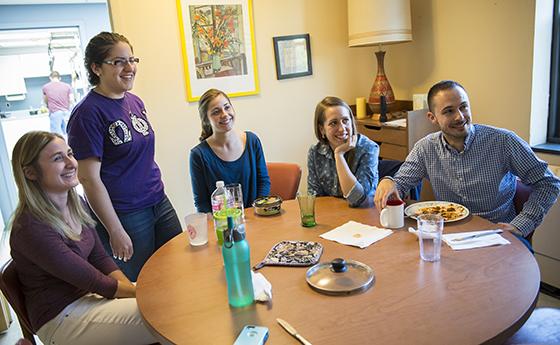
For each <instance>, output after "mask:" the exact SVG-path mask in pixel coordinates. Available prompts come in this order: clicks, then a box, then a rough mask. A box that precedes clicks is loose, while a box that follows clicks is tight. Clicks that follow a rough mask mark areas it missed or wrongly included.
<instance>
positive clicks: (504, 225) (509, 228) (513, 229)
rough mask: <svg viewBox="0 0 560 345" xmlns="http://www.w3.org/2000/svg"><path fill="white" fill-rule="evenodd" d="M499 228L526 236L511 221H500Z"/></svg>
mask: <svg viewBox="0 0 560 345" xmlns="http://www.w3.org/2000/svg"><path fill="white" fill-rule="evenodd" d="M498 228H499V229H502V230H504V231H509V232H511V233H513V234H514V235H517V236H521V237H525V236H523V233H522V232H521V231H519V229H518V228H516V227H515V225H511V224H510V223H498Z"/></svg>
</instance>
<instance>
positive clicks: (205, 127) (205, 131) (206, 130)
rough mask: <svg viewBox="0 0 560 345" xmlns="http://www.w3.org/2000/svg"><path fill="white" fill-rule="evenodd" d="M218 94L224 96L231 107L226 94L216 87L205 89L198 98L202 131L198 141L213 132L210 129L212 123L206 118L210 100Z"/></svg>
mask: <svg viewBox="0 0 560 345" xmlns="http://www.w3.org/2000/svg"><path fill="white" fill-rule="evenodd" d="M220 95H222V96H224V97H225V98H226V99H227V100H228V103H229V104H230V105H231V106H232V107H233V105H232V104H231V101H230V100H229V97H228V95H226V93H225V92H223V91H221V90H218V89H209V90H207V91H206V92H205V93H204V94H203V95H202V96H200V99H199V100H198V115H200V123H201V125H202V132H201V133H200V138H198V140H200V141H204V140H206V139H207V138H208V137H210V136H211V135H212V133H214V132H213V131H212V125H211V124H210V119H208V107H209V106H210V102H212V100H213V99H214V98H216V97H218V96H220Z"/></svg>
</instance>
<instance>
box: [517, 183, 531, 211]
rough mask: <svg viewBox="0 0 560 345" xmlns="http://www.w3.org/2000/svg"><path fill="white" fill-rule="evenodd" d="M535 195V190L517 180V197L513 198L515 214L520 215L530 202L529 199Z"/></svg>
mask: <svg viewBox="0 0 560 345" xmlns="http://www.w3.org/2000/svg"><path fill="white" fill-rule="evenodd" d="M531 193H533V188H531V187H530V186H528V185H526V184H525V183H523V182H521V180H517V184H516V186H515V195H514V197H513V205H514V206H515V213H517V214H519V213H520V212H521V210H523V205H525V203H526V202H527V200H529V197H530V196H531Z"/></svg>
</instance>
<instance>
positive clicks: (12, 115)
mask: <svg viewBox="0 0 560 345" xmlns="http://www.w3.org/2000/svg"><path fill="white" fill-rule="evenodd" d="M34 111H36V112H37V114H36V115H31V112H34ZM39 111H40V110H39V109H31V110H14V111H7V112H2V113H0V114H2V116H5V117H2V118H1V120H2V121H14V120H26V119H30V118H37V117H45V116H46V117H48V116H49V113H48V112H46V113H41V112H39Z"/></svg>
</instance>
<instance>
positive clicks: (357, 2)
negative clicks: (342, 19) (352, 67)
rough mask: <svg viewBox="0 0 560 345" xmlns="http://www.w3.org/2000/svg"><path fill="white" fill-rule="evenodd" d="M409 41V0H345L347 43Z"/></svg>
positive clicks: (410, 38) (358, 44)
mask: <svg viewBox="0 0 560 345" xmlns="http://www.w3.org/2000/svg"><path fill="white" fill-rule="evenodd" d="M408 41H412V25H411V23H410V0H348V46H349V47H364V46H371V45H376V44H390V43H399V42H408Z"/></svg>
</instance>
